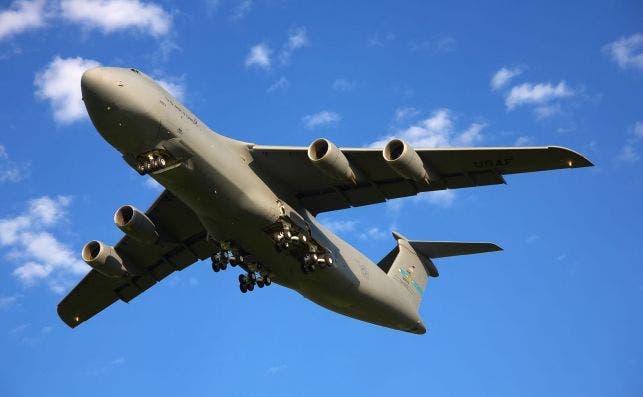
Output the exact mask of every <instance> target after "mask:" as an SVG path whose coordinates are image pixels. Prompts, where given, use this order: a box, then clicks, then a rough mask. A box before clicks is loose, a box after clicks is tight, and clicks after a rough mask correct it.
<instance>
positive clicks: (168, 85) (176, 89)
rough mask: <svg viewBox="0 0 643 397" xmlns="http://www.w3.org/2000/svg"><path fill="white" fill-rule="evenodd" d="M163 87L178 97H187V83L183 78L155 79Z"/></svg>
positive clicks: (181, 98) (179, 98)
mask: <svg viewBox="0 0 643 397" xmlns="http://www.w3.org/2000/svg"><path fill="white" fill-rule="evenodd" d="M154 80H155V81H156V82H157V83H158V84H159V85H160V86H161V87H163V88H165V90H166V91H167V92H169V93H170V94H172V95H173V96H174V97H175V98H176V99H178V100H183V99H184V98H185V84H184V83H183V79H182V78H181V79H176V78H165V79H160V78H159V79H154Z"/></svg>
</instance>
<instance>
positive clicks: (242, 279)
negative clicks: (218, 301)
mask: <svg viewBox="0 0 643 397" xmlns="http://www.w3.org/2000/svg"><path fill="white" fill-rule="evenodd" d="M239 284H248V276H246V275H245V274H240V275H239Z"/></svg>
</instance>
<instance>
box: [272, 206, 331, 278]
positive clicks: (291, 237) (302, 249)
mask: <svg viewBox="0 0 643 397" xmlns="http://www.w3.org/2000/svg"><path fill="white" fill-rule="evenodd" d="M267 232H268V233H269V234H270V235H271V236H272V239H273V241H274V242H275V249H276V250H277V251H286V252H288V253H289V254H290V255H292V256H294V257H295V258H297V260H298V261H299V263H301V271H302V272H303V273H304V274H308V273H311V272H314V271H315V270H317V269H324V268H328V267H332V266H333V258H332V256H331V253H330V251H329V250H327V249H326V248H324V247H323V246H322V245H321V244H319V243H318V242H317V241H315V239H313V238H312V237H310V233H309V232H308V231H307V230H304V229H302V228H300V227H299V226H297V225H295V224H294V223H293V222H292V221H291V220H290V219H289V218H288V217H285V216H284V217H281V218H280V219H279V221H278V222H276V223H275V224H273V225H272V226H271V227H269V228H268V230H267Z"/></svg>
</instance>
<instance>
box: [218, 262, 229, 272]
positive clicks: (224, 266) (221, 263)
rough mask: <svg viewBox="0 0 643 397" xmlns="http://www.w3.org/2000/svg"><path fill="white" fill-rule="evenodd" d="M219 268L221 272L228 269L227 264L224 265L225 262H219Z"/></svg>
mask: <svg viewBox="0 0 643 397" xmlns="http://www.w3.org/2000/svg"><path fill="white" fill-rule="evenodd" d="M219 268H220V269H221V270H225V269H227V268H228V264H227V263H225V262H220V263H219Z"/></svg>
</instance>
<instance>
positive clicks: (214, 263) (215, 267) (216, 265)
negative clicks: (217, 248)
mask: <svg viewBox="0 0 643 397" xmlns="http://www.w3.org/2000/svg"><path fill="white" fill-rule="evenodd" d="M212 270H214V272H215V273H218V272H219V270H221V269H220V268H219V264H218V263H217V262H212Z"/></svg>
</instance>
